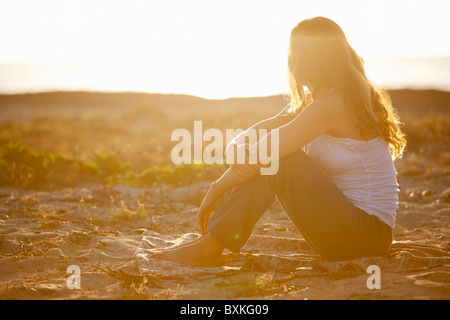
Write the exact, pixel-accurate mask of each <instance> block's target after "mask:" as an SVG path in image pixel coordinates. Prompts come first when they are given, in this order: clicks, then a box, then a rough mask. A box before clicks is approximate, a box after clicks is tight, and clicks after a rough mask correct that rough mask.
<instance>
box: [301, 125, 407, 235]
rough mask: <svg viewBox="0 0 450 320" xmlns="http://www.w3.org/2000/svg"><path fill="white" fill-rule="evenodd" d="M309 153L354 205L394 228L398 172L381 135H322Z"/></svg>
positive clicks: (314, 141) (312, 143) (311, 146)
mask: <svg viewBox="0 0 450 320" xmlns="http://www.w3.org/2000/svg"><path fill="white" fill-rule="evenodd" d="M308 153H309V156H310V157H311V158H312V159H313V160H315V161H316V162H317V163H319V165H320V166H321V167H322V169H323V171H324V172H325V173H326V174H327V175H328V176H329V177H330V179H331V180H332V181H333V182H334V183H335V184H336V185H337V187H338V188H339V189H340V190H341V191H342V192H343V193H344V194H345V195H346V196H347V198H348V199H349V200H350V201H351V202H352V203H353V204H354V205H355V206H356V207H358V208H360V209H362V210H364V211H365V212H366V213H368V214H369V215H375V216H377V217H378V218H379V219H380V220H381V221H383V222H384V223H386V224H388V225H389V226H391V227H394V225H395V216H396V211H397V207H398V192H399V190H398V183H397V172H396V170H395V167H394V163H393V160H392V157H391V154H390V152H389V147H388V144H387V143H386V141H384V139H383V138H381V137H376V138H373V139H371V140H368V141H364V140H356V139H350V138H338V137H334V136H331V135H328V134H322V135H320V136H319V137H317V138H316V139H314V140H313V141H312V142H311V144H310V146H309V149H308Z"/></svg>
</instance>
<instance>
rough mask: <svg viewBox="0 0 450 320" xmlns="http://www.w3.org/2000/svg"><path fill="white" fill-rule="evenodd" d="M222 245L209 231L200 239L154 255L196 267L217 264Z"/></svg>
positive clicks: (219, 259)
mask: <svg viewBox="0 0 450 320" xmlns="http://www.w3.org/2000/svg"><path fill="white" fill-rule="evenodd" d="M223 249H224V248H223V247H222V246H221V245H220V243H219V242H217V241H216V240H215V239H214V238H213V237H212V236H211V235H210V234H209V233H208V234H206V235H204V236H202V237H201V238H200V239H197V240H194V241H192V242H190V243H187V244H184V245H182V246H178V247H175V248H172V249H166V250H161V251H157V252H156V257H157V258H159V259H162V260H168V261H173V262H176V263H179V264H186V265H190V266H196V267H200V266H203V267H206V266H208V267H211V266H218V265H219V264H220V263H221V257H222V252H223Z"/></svg>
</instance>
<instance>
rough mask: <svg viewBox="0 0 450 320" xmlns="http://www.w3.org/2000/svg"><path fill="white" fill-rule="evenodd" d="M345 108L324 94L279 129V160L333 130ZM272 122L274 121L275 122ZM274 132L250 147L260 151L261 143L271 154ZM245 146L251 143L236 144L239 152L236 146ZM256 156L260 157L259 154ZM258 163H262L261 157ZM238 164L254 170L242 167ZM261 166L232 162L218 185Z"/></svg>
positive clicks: (238, 180) (231, 183)
mask: <svg viewBox="0 0 450 320" xmlns="http://www.w3.org/2000/svg"><path fill="white" fill-rule="evenodd" d="M343 111H344V110H343V106H342V103H341V101H340V99H339V98H336V97H324V98H322V99H319V100H316V101H314V102H312V103H311V104H309V105H308V107H306V108H305V109H304V110H303V111H302V112H301V113H300V114H299V115H298V116H296V117H295V118H294V119H293V120H291V121H289V122H288V123H285V124H284V125H281V126H280V127H279V128H277V130H278V155H279V157H278V159H276V160H277V161H279V159H281V158H283V157H285V156H287V155H289V154H291V153H293V152H294V151H297V150H299V149H300V148H302V147H303V146H304V145H306V144H307V143H309V142H310V141H312V140H314V139H315V138H316V137H317V136H319V135H320V134H322V133H325V132H327V131H329V130H332V129H333V128H334V127H335V126H336V123H339V122H340V121H341V120H340V119H341V117H342V116H343V114H345V113H344V112H343ZM278 121H279V120H278ZM280 122H281V121H280ZM272 123H275V121H274V122H272ZM272 134H273V133H272V132H269V133H268V134H266V135H265V136H263V137H262V138H261V139H260V140H259V141H258V142H257V144H258V146H257V148H254V146H253V147H250V148H251V149H253V150H259V149H260V146H259V145H263V146H264V145H265V146H267V149H268V150H269V152H268V153H269V154H272V151H271V148H272V146H271V143H272V139H271V138H272ZM245 147H248V145H247V146H246V145H241V146H237V147H236V153H237V148H245ZM257 156H258V157H259V155H257ZM257 163H260V161H259V159H258V161H257ZM239 167H246V168H250V169H251V168H253V169H251V170H239ZM258 168H259V165H251V164H233V165H232V167H231V169H229V170H228V171H227V172H225V174H224V175H223V176H222V177H221V178H220V179H219V180H217V187H218V188H219V189H220V190H227V189H228V188H231V187H232V186H234V185H236V184H239V183H241V182H243V181H245V180H247V179H248V178H250V177H251V176H253V175H255V174H257V173H258V172H259V170H258ZM233 169H234V170H233ZM229 171H230V172H229ZM240 172H246V173H247V174H240Z"/></svg>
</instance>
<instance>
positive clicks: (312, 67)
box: [288, 17, 406, 159]
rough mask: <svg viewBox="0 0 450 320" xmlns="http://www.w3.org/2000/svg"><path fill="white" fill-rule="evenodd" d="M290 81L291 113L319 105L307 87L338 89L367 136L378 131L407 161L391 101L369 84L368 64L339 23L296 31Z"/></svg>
mask: <svg viewBox="0 0 450 320" xmlns="http://www.w3.org/2000/svg"><path fill="white" fill-rule="evenodd" d="M288 76H289V84H290V87H291V101H290V107H289V110H290V111H292V112H294V111H301V110H303V109H304V108H305V107H306V105H307V104H308V103H310V102H311V101H312V100H313V98H314V97H313V96H312V97H309V96H307V95H306V94H305V88H304V87H305V86H313V87H314V88H320V87H323V88H335V89H336V90H337V91H338V92H339V93H340V94H341V95H342V97H343V99H344V101H345V102H346V103H348V104H349V106H350V107H351V110H352V114H351V117H352V121H353V123H354V124H355V126H356V127H357V128H358V129H359V131H360V132H361V134H362V136H363V137H367V136H368V135H370V133H373V132H376V133H378V135H379V136H381V137H383V138H384V139H385V140H386V142H387V143H388V145H389V149H390V152H391V155H392V157H393V159H396V158H400V157H401V156H402V154H403V150H404V148H405V146H406V139H405V135H404V133H403V132H402V130H401V123H400V121H399V118H398V116H397V114H396V112H395V110H394V108H393V106H392V103H391V100H390V97H389V95H388V93H387V92H386V91H385V90H383V89H381V88H377V87H375V86H374V85H373V84H372V83H371V82H370V81H369V79H368V78H367V76H366V73H365V71H364V62H363V59H362V58H361V57H360V56H359V55H358V54H357V53H356V52H355V50H354V49H353V48H352V47H351V46H350V45H349V43H348V41H347V38H346V37H345V34H344V32H343V31H342V29H341V28H340V27H339V25H337V24H336V23H335V22H333V21H332V20H330V19H327V18H324V17H314V18H310V19H306V20H303V21H302V22H300V23H299V24H298V25H297V26H296V27H295V28H294V29H292V31H291V36H290V43H289V54H288ZM309 89H310V90H311V88H309Z"/></svg>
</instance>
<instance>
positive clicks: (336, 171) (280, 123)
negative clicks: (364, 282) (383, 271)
mask: <svg viewBox="0 0 450 320" xmlns="http://www.w3.org/2000/svg"><path fill="white" fill-rule="evenodd" d="M288 74H289V82H290V87H291V96H292V97H291V102H290V104H289V105H288V106H287V107H286V108H285V109H283V110H282V111H281V112H280V113H279V114H278V115H276V116H275V117H273V118H269V119H266V120H264V121H262V122H259V123H257V124H255V125H254V126H252V127H251V128H253V129H256V130H257V131H258V130H259V129H278V134H279V157H280V161H279V170H278V172H277V173H276V174H274V175H260V174H259V172H260V171H259V169H260V165H258V164H253V165H252V164H234V165H232V166H231V167H230V168H229V169H228V170H227V171H226V172H225V173H224V174H223V175H222V177H220V178H219V179H218V180H217V181H215V182H213V183H212V184H211V187H210V189H209V190H208V192H207V193H206V195H205V197H204V199H203V202H202V204H201V206H200V208H199V212H198V222H199V226H200V230H201V232H202V234H203V235H202V237H200V238H199V239H198V240H196V241H194V242H191V243H188V244H186V245H183V246H180V247H176V248H174V249H171V250H167V251H161V252H160V253H159V256H160V258H162V259H166V260H171V261H175V262H179V263H184V264H190V265H214V264H217V263H218V262H220V257H221V254H222V252H223V250H224V248H227V249H229V250H231V251H233V252H239V251H240V249H241V248H242V247H243V246H244V244H245V243H246V241H247V240H248V238H249V236H250V235H251V232H252V229H253V227H254V225H255V224H256V222H257V221H258V219H259V218H260V217H261V216H262V214H263V213H264V212H265V211H266V210H267V209H268V207H269V206H270V205H271V204H272V202H273V201H274V198H275V197H276V198H277V199H278V201H279V202H280V204H281V205H282V207H283V209H284V210H285V211H286V213H287V214H288V216H289V218H290V219H291V220H292V221H293V222H294V224H295V225H296V226H297V228H298V230H299V231H300V233H301V234H302V236H303V237H304V238H305V240H306V242H307V243H308V244H309V245H310V246H311V247H312V248H313V249H314V250H316V251H317V252H318V253H319V254H320V255H321V256H322V257H323V258H324V259H327V260H345V259H351V258H356V257H363V256H386V255H388V253H389V250H390V246H391V243H392V240H393V235H392V230H393V227H394V223H395V216H396V210H397V204H398V191H399V190H398V184H397V179H396V171H395V167H394V164H393V160H394V159H395V158H398V157H400V156H401V155H402V152H403V149H404V147H405V143H406V141H405V139H404V135H403V133H402V131H401V129H400V127H399V121H398V118H397V116H396V114H395V113H394V110H393V108H392V106H391V103H390V100H389V98H388V96H387V95H386V94H385V93H384V92H383V91H381V90H379V89H377V88H375V87H374V86H373V85H372V83H371V82H370V81H369V80H368V79H367V77H366V74H365V71H364V67H363V61H362V59H361V58H360V57H359V56H358V55H357V54H356V52H355V51H354V49H353V48H352V47H351V46H350V45H349V44H348V42H347V39H346V37H345V35H344V33H343V31H342V29H341V28H340V27H339V26H338V25H337V24H336V23H334V22H333V21H331V20H329V19H327V18H323V17H315V18H311V19H307V20H304V21H302V22H300V23H299V24H298V25H297V26H296V27H295V28H294V29H293V30H292V32H291V36H290V46H289V57H288ZM304 87H307V88H308V89H309V91H310V96H309V97H308V96H307V95H306V94H305V90H304ZM271 134H272V133H270V132H269V133H268V134H267V135H265V136H263V137H259V139H260V140H259V141H258V143H259V144H262V143H266V142H267V141H270V135H271ZM232 143H234V144H235V143H236V142H235V141H233V142H232ZM232 146H233V145H232ZM305 146H306V147H307V148H303V147H305ZM303 149H307V152H305V151H304V150H303ZM230 189H232V192H231V194H230V195H229V196H228V197H227V198H226V199H225V197H224V192H225V191H226V190H230ZM211 213H212V214H211ZM210 214H211V215H210Z"/></svg>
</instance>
